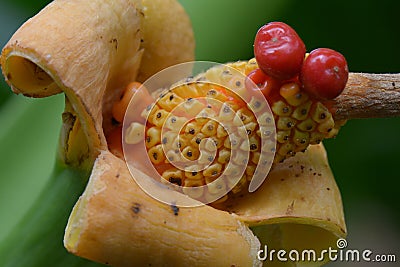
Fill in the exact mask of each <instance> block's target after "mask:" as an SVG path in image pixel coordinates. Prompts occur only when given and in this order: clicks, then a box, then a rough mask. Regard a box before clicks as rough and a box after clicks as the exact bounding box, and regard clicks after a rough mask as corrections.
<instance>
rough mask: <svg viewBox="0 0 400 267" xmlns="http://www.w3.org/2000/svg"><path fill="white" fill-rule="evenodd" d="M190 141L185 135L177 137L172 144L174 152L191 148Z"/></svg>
mask: <svg viewBox="0 0 400 267" xmlns="http://www.w3.org/2000/svg"><path fill="white" fill-rule="evenodd" d="M189 144H190V141H189V140H188V138H186V136H184V135H177V136H176V138H175V140H174V141H173V142H172V147H171V148H172V150H181V151H182V150H183V149H184V148H185V147H187V146H189Z"/></svg>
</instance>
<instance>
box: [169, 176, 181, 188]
mask: <svg viewBox="0 0 400 267" xmlns="http://www.w3.org/2000/svg"><path fill="white" fill-rule="evenodd" d="M169 182H170V183H173V184H177V185H179V186H181V185H182V179H181V178H176V177H171V178H169Z"/></svg>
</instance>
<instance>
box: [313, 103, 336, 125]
mask: <svg viewBox="0 0 400 267" xmlns="http://www.w3.org/2000/svg"><path fill="white" fill-rule="evenodd" d="M314 106H315V107H314V112H313V114H312V118H313V120H314V121H315V122H317V123H322V122H324V121H325V120H327V119H328V118H329V115H331V114H330V112H329V110H328V109H327V108H326V107H325V106H324V105H323V104H322V103H321V102H318V103H316V104H315V105H314ZM331 116H332V115H331Z"/></svg>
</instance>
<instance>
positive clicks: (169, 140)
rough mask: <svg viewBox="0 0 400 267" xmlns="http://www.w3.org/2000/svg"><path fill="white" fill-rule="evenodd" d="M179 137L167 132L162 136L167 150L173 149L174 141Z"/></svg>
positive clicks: (162, 141)
mask: <svg viewBox="0 0 400 267" xmlns="http://www.w3.org/2000/svg"><path fill="white" fill-rule="evenodd" d="M177 137H178V134H177V133H175V132H172V131H165V132H162V134H161V143H162V144H163V145H164V146H165V147H166V148H167V149H172V147H173V144H174V141H175V140H176V138H177Z"/></svg>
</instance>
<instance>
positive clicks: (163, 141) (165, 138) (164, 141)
mask: <svg viewBox="0 0 400 267" xmlns="http://www.w3.org/2000/svg"><path fill="white" fill-rule="evenodd" d="M167 142H168V139H167V137H164V138H163V140H162V143H163V144H164V145H165V144H166V143H167Z"/></svg>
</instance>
